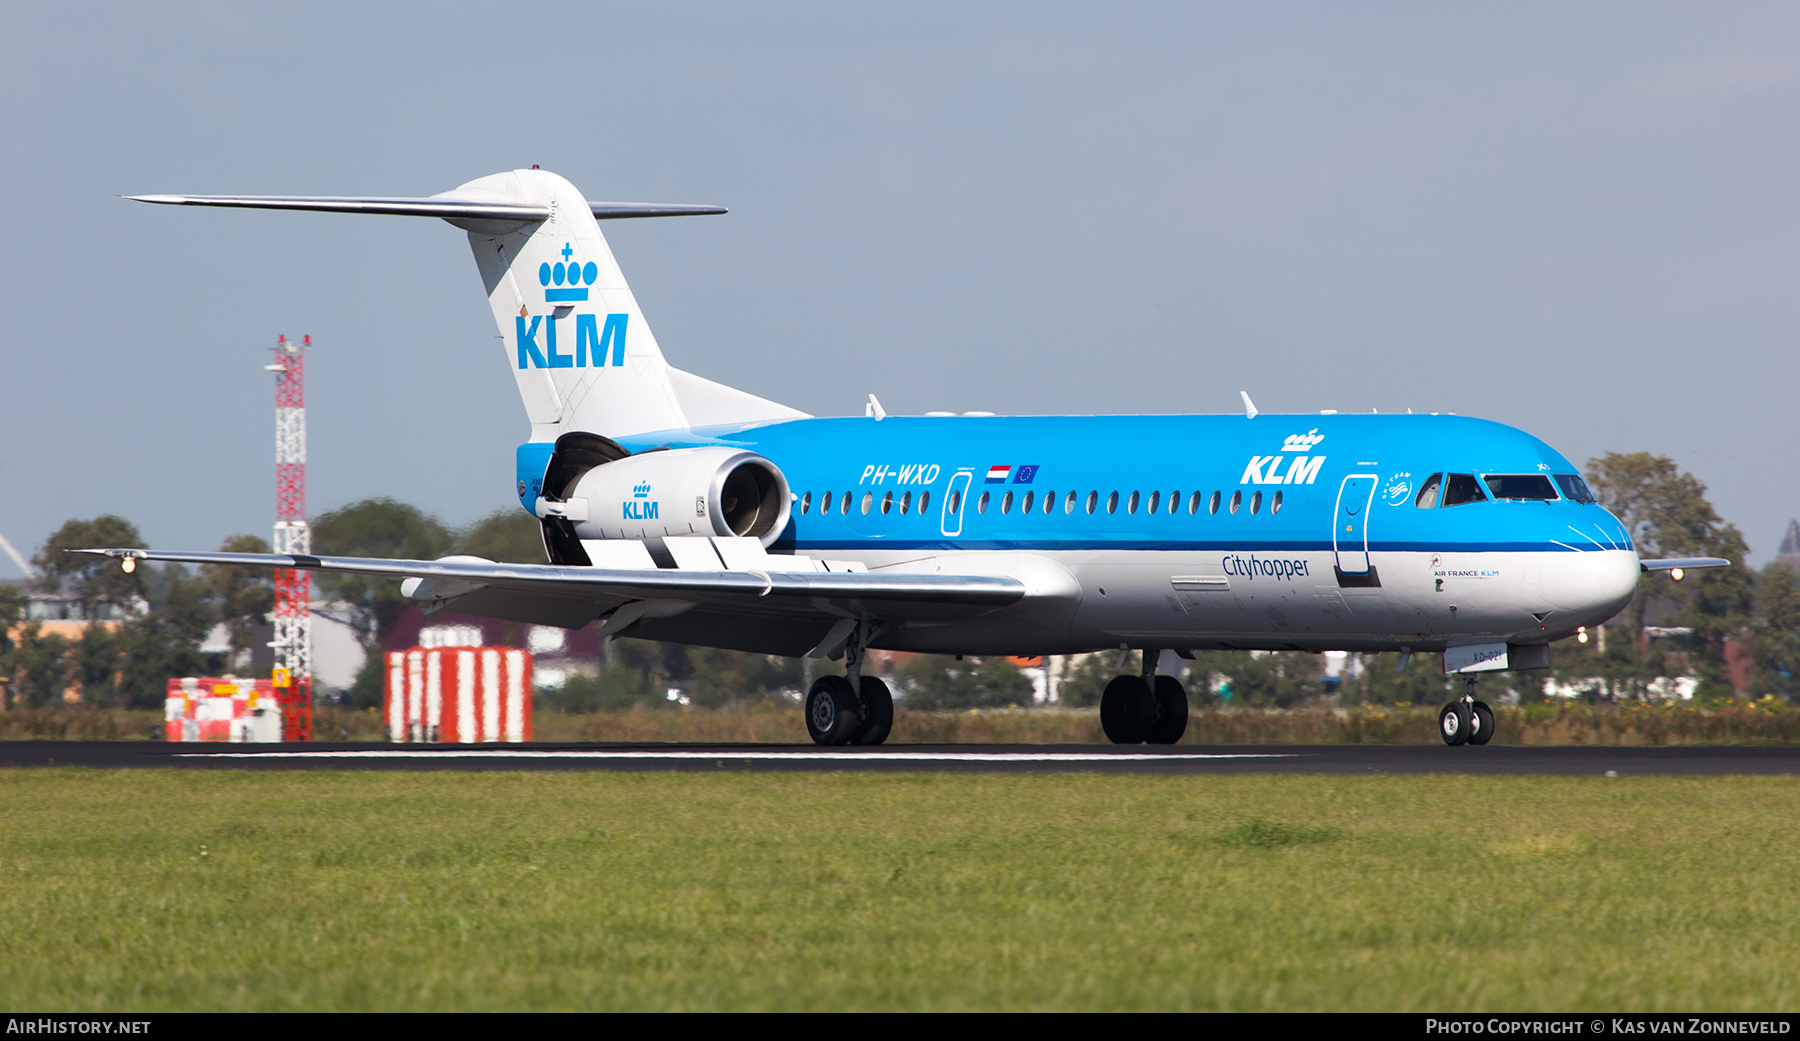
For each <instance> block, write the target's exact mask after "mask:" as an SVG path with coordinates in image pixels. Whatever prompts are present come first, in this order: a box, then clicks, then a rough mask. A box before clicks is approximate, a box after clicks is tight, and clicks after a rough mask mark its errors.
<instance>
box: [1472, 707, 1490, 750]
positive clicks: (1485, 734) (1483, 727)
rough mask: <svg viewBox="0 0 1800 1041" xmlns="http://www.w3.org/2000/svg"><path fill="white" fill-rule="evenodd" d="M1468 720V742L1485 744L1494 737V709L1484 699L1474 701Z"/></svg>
mask: <svg viewBox="0 0 1800 1041" xmlns="http://www.w3.org/2000/svg"><path fill="white" fill-rule="evenodd" d="M1471 715H1472V716H1473V718H1472V719H1470V720H1469V743H1470V744H1472V745H1485V744H1487V743H1488V742H1489V741H1492V740H1493V739H1494V710H1493V709H1491V708H1489V707H1488V706H1487V702H1485V701H1477V702H1476V703H1475V711H1474V712H1473V713H1471Z"/></svg>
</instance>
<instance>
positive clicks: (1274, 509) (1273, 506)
mask: <svg viewBox="0 0 1800 1041" xmlns="http://www.w3.org/2000/svg"><path fill="white" fill-rule="evenodd" d="M1269 512H1270V513H1272V514H1274V513H1280V512H1281V493H1280V492H1276V493H1275V498H1274V500H1273V501H1272V502H1270V503H1269Z"/></svg>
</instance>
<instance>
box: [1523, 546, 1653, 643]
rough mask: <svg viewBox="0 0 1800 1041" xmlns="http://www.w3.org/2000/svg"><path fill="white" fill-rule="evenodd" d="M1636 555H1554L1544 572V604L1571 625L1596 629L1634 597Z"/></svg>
mask: <svg viewBox="0 0 1800 1041" xmlns="http://www.w3.org/2000/svg"><path fill="white" fill-rule="evenodd" d="M1639 571H1640V568H1639V567H1638V560H1637V554H1636V553H1634V552H1632V551H1631V550H1628V549H1606V550H1589V551H1588V552H1585V553H1557V554H1555V555H1554V556H1553V559H1552V560H1551V561H1550V562H1549V564H1548V566H1547V567H1546V568H1545V569H1544V574H1543V582H1542V592H1543V595H1544V599H1545V601H1547V602H1548V603H1549V604H1550V605H1551V606H1553V607H1555V608H1557V609H1558V610H1559V611H1560V612H1564V613H1566V614H1567V615H1573V616H1576V618H1577V619H1578V620H1577V622H1576V623H1575V624H1579V625H1598V624H1600V623H1601V622H1604V621H1606V620H1607V619H1608V618H1611V617H1612V616H1613V615H1616V614H1618V613H1619V612H1620V611H1622V610H1624V609H1625V605H1626V604H1629V603H1630V602H1631V598H1632V596H1633V595H1634V594H1636V593H1637V585H1638V574H1639Z"/></svg>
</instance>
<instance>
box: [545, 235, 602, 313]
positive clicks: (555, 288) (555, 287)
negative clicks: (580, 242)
mask: <svg viewBox="0 0 1800 1041" xmlns="http://www.w3.org/2000/svg"><path fill="white" fill-rule="evenodd" d="M574 253H575V248H574V247H573V246H571V245H569V244H568V243H567V242H565V243H563V248H562V259H561V260H559V261H557V262H556V263H554V264H539V265H538V284H539V285H541V286H543V287H544V302H545V303H547V304H570V303H575V302H576V301H585V300H586V299H587V298H588V291H587V287H588V286H591V285H593V284H594V280H595V279H596V278H599V277H600V266H599V265H598V264H595V263H594V262H593V261H591V260H590V261H588V262H587V263H586V264H583V263H581V262H580V261H578V260H570V259H569V258H570V257H571V256H573V255H574Z"/></svg>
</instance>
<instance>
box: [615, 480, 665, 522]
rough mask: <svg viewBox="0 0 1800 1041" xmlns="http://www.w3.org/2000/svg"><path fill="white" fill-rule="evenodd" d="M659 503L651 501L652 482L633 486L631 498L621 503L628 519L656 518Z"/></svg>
mask: <svg viewBox="0 0 1800 1041" xmlns="http://www.w3.org/2000/svg"><path fill="white" fill-rule="evenodd" d="M657 505H658V504H657V503H654V502H651V501H650V482H649V481H639V482H638V483H637V484H634V485H632V486H631V498H629V499H627V500H625V502H623V503H622V504H621V506H622V507H623V512H624V515H625V519H626V520H656V519H657V516H656V507H657Z"/></svg>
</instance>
